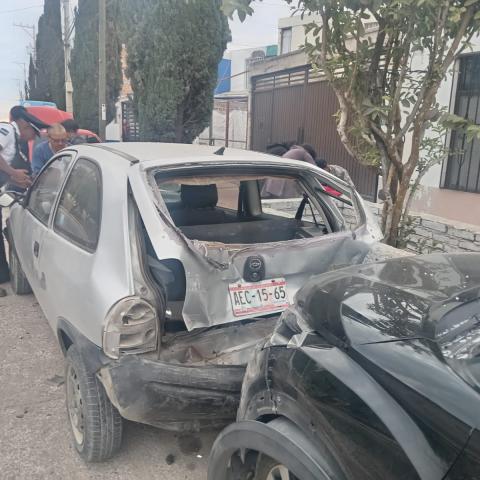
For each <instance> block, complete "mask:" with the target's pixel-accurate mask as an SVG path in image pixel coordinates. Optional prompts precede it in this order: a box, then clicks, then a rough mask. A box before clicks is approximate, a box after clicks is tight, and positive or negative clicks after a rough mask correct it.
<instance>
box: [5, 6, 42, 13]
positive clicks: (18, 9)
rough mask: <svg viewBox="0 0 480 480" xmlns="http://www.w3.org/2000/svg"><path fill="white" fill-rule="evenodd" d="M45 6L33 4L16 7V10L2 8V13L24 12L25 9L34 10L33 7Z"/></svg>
mask: <svg viewBox="0 0 480 480" xmlns="http://www.w3.org/2000/svg"><path fill="white" fill-rule="evenodd" d="M40 7H42V8H43V4H42V5H31V6H30V7H23V8H15V9H14V10H0V15H1V14H2V13H15V12H23V11H24V10H32V9H33V8H40Z"/></svg>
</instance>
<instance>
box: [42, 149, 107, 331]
mask: <svg viewBox="0 0 480 480" xmlns="http://www.w3.org/2000/svg"><path fill="white" fill-rule="evenodd" d="M101 212H102V181H101V171H100V167H99V166H98V164H97V163H96V162H95V161H93V160H90V159H86V158H79V159H77V160H76V162H75V164H74V165H73V167H72V169H71V171H70V174H69V176H68V178H67V180H66V182H65V186H64V188H63V190H62V192H61V193H60V196H59V200H58V202H57V204H56V207H55V212H54V214H53V219H52V222H51V229H49V231H48V232H47V234H46V236H45V239H44V246H43V255H42V257H41V259H40V268H41V270H42V271H44V272H45V285H46V290H47V292H48V294H49V295H50V296H51V298H52V299H53V301H51V302H46V307H45V308H44V311H45V315H46V316H47V318H48V319H49V321H50V322H51V324H52V327H53V328H55V325H54V323H55V322H56V321H57V319H58V318H65V319H68V320H69V321H71V322H73V323H75V324H76V322H77V321H80V320H81V319H82V318H85V317H86V318H88V320H85V321H90V320H92V321H93V317H94V316H95V311H96V310H95V305H92V304H93V303H94V299H93V297H94V295H93V294H92V288H96V287H95V285H96V284H95V279H94V278H92V276H93V275H92V270H93V266H94V262H95V252H96V248H97V243H98V240H99V235H100V223H101Z"/></svg>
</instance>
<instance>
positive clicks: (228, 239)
mask: <svg viewBox="0 0 480 480" xmlns="http://www.w3.org/2000/svg"><path fill="white" fill-rule="evenodd" d="M255 155H258V157H260V158H256V159H255V160H253V161H252V160H251V161H248V160H245V159H244V158H242V157H244V156H245V153H244V152H235V151H232V153H231V154H230V155H229V156H228V158H219V159H218V160H216V159H215V160H212V159H211V158H210V159H208V160H205V161H198V159H194V158H192V159H191V160H189V159H184V160H183V161H182V162H181V163H179V164H178V163H177V164H175V163H174V164H170V165H159V164H158V162H155V161H145V162H141V163H139V164H136V165H134V166H133V167H132V170H131V172H130V175H129V182H130V186H131V190H132V193H133V197H132V198H134V199H135V204H136V207H137V208H135V212H136V213H135V215H136V216H137V218H136V219H135V224H136V225H137V229H136V232H137V239H136V241H135V243H136V244H138V245H139V247H138V251H139V252H143V253H141V256H142V258H143V263H144V264H145V266H146V271H147V273H148V275H149V277H150V280H151V281H152V283H153V284H154V286H155V287H154V288H153V290H156V291H157V292H159V293H158V295H157V297H159V298H160V301H159V305H160V309H159V312H158V313H159V318H160V322H161V335H160V340H159V345H158V348H155V352H154V353H150V354H143V355H142V356H138V355H129V354H132V353H137V352H136V351H135V348H130V343H129V342H130V340H131V339H130V336H129V335H125V337H124V338H125V341H124V342H123V343H122V334H121V327H120V329H119V331H120V336H119V337H118V338H119V343H118V345H116V347H115V349H116V352H117V356H118V359H117V360H115V361H114V362H112V363H111V364H109V365H108V366H106V367H105V368H103V369H102V370H101V373H100V375H101V378H102V382H103V384H104V385H105V386H106V388H107V391H108V394H109V397H110V398H111V400H112V402H113V403H114V405H115V406H116V407H117V408H118V409H119V411H120V413H121V414H122V416H124V417H125V418H128V419H131V420H136V421H141V422H145V423H149V424H152V425H156V426H161V427H164V428H175V429H192V428H193V429H198V428H202V427H205V426H216V425H219V424H224V423H225V422H227V421H229V420H230V419H231V418H233V417H234V416H235V413H236V408H237V405H238V400H239V395H240V389H241V383H242V380H243V375H244V369H245V365H246V364H247V362H248V360H249V358H250V356H251V353H252V351H253V349H254V347H255V346H256V345H257V344H258V343H259V342H262V341H264V340H265V339H266V338H267V337H268V336H269V335H270V334H271V332H272V331H273V329H274V327H275V324H276V322H277V319H278V316H279V314H280V313H281V312H282V311H284V310H285V308H287V307H288V305H289V304H290V302H291V301H292V299H293V296H294V295H295V293H296V291H297V290H298V289H299V288H300V287H301V286H302V285H303V284H304V283H305V282H306V281H307V280H308V279H309V278H310V277H311V276H312V275H315V274H318V273H322V272H327V271H330V270H334V269H339V268H342V267H345V266H348V265H352V264H360V263H363V262H368V261H373V260H376V259H379V258H382V257H383V256H384V255H385V254H386V252H387V251H388V254H391V251H390V250H388V247H385V246H380V245H379V244H378V243H377V240H378V238H379V233H378V228H377V227H376V225H375V222H374V221H373V220H372V219H371V217H369V213H368V211H367V210H366V208H365V207H364V204H363V202H362V200H361V198H360V197H359V195H358V194H357V193H356V192H355V191H354V190H353V189H352V187H351V186H349V185H347V184H345V183H344V182H342V181H340V180H338V179H336V178H335V177H332V176H329V175H328V174H324V173H322V171H320V170H319V169H317V168H315V167H307V166H305V164H302V163H299V162H294V161H290V162H288V163H287V162H282V163H280V162H279V161H277V160H273V159H271V157H266V156H263V155H260V154H255ZM232 157H233V158H232ZM268 182H270V184H271V183H272V182H279V183H281V184H282V188H283V189H284V191H285V188H286V189H287V190H288V191H289V192H290V193H289V195H290V198H287V199H286V198H278V197H277V198H274V196H272V195H271V194H270V195H268V194H265V193H264V192H265V186H266V185H267V184H268ZM325 185H330V186H331V187H332V188H335V190H336V191H338V192H342V197H341V198H340V200H338V199H332V198H331V196H330V195H329V194H328V193H326V192H325V188H324V187H325ZM286 201H287V203H289V204H291V205H293V209H292V208H290V210H288V209H286V208H285V202H286ZM339 201H340V202H344V203H345V204H346V205H348V206H349V208H351V209H353V210H354V211H355V212H356V215H357V218H358V224H357V225H356V226H355V227H354V229H353V231H352V230H350V229H348V228H347V226H346V224H345V222H344V219H343V216H342V214H341V212H340V210H339V208H338V206H337V204H336V202H339ZM395 254H396V252H395ZM127 329H128V328H127ZM127 329H126V330H127ZM115 333H116V334H117V333H118V332H117V331H116V332H115ZM152 350H153V348H152ZM127 380H128V381H127ZM145 385H148V390H147V389H146V388H145Z"/></svg>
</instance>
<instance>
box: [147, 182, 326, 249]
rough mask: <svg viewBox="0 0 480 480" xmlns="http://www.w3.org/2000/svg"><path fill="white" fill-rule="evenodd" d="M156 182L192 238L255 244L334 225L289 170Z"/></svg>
mask: <svg viewBox="0 0 480 480" xmlns="http://www.w3.org/2000/svg"><path fill="white" fill-rule="evenodd" d="M312 181H313V182H317V181H316V180H313V179H312ZM156 182H157V187H158V190H159V192H160V194H161V196H162V198H163V201H164V202H165V205H166V207H167V210H168V213H169V215H170V217H171V219H172V221H173V222H174V224H175V225H176V226H177V227H178V228H179V229H180V230H181V231H182V233H183V234H184V235H185V236H186V237H187V238H189V239H192V240H200V241H205V242H220V243H225V244H256V243H269V242H279V241H288V240H295V239H301V238H312V237H317V236H323V235H327V234H329V233H331V232H333V231H335V230H336V227H335V222H332V221H331V218H332V213H331V212H329V209H328V207H327V205H326V203H325V202H324V201H323V200H322V199H321V198H320V196H319V195H318V194H317V193H316V192H315V188H313V189H312V187H311V186H307V185H305V183H304V181H303V180H302V179H301V178H300V177H295V176H293V175H264V174H243V173H242V174H239V175H231V174H230V175H209V176H178V177H174V178H167V179H165V178H164V179H160V178H157V179H156ZM318 185H319V184H318Z"/></svg>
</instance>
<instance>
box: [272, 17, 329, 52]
mask: <svg viewBox="0 0 480 480" xmlns="http://www.w3.org/2000/svg"><path fill="white" fill-rule="evenodd" d="M312 22H315V23H318V24H321V23H322V19H321V18H320V16H319V15H305V16H304V17H303V19H302V17H301V15H295V16H293V17H285V18H280V19H279V20H278V49H279V50H278V53H279V54H280V53H281V52H280V48H281V31H282V29H284V28H291V29H292V48H291V51H292V52H293V51H295V50H299V49H300V48H301V46H302V45H304V44H305V25H308V24H309V23H312ZM312 37H313V35H312V34H309V35H308V37H307V38H308V40H309V41H310V40H312Z"/></svg>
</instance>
